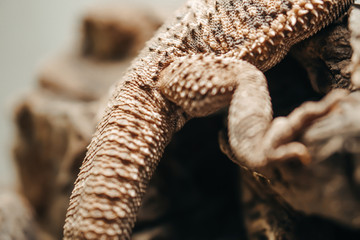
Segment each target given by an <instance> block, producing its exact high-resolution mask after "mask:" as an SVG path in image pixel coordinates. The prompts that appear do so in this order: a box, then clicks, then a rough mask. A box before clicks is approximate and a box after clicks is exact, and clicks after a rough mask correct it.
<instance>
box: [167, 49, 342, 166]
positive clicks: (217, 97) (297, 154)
mask: <svg viewBox="0 0 360 240" xmlns="http://www.w3.org/2000/svg"><path fill="white" fill-rule="evenodd" d="M160 90H161V92H162V93H163V94H164V95H165V96H166V97H167V98H168V99H169V100H171V101H173V102H175V103H176V104H177V105H179V106H180V107H182V108H183V110H184V111H185V112H186V113H187V114H188V115H190V116H192V117H201V116H206V115H208V114H211V113H214V112H216V111H217V110H219V109H220V108H222V107H225V106H228V105H229V104H230V108H229V120H228V128H229V134H228V135H229V142H230V146H231V149H232V151H233V152H234V154H235V156H236V158H237V159H238V160H239V161H241V162H244V163H245V164H246V165H248V166H253V167H256V166H263V165H265V164H266V163H267V162H268V161H274V160H285V159H289V158H299V159H300V160H301V161H302V162H303V163H308V162H309V161H310V156H309V153H308V150H307V148H306V147H305V146H304V145H303V144H302V143H300V142H296V141H294V139H295V138H296V136H297V135H298V134H299V133H300V131H301V130H302V129H303V128H304V127H306V126H307V125H309V124H310V123H311V121H313V120H315V119H317V118H319V117H321V116H323V115H325V114H326V113H327V112H328V111H329V110H330V109H331V108H332V106H334V105H335V104H336V103H337V102H338V100H340V99H341V98H342V97H343V96H344V95H345V94H346V91H342V90H337V91H334V92H332V93H330V94H329V95H328V96H327V97H325V98H324V99H323V100H322V101H320V102H307V103H304V104H303V105H301V106H300V107H299V108H297V109H295V110H294V111H293V112H292V113H291V114H290V115H289V116H287V117H278V118H275V119H273V117H272V115H273V113H272V106H271V100H270V96H269V91H268V87H267V81H266V78H265V76H264V75H263V73H262V72H261V71H260V70H258V69H257V68H256V67H255V66H253V65H252V64H250V63H247V62H245V61H241V60H236V59H233V58H224V57H216V56H190V57H184V58H183V59H180V60H178V61H176V62H174V63H172V64H171V65H170V66H168V67H167V68H166V69H165V70H164V72H163V73H162V75H161V78H160Z"/></svg>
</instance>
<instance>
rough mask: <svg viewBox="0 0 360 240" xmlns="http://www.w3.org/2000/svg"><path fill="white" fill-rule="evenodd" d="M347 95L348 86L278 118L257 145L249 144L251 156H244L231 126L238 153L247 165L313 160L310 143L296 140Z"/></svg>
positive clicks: (231, 142) (234, 148) (235, 151)
mask: <svg viewBox="0 0 360 240" xmlns="http://www.w3.org/2000/svg"><path fill="white" fill-rule="evenodd" d="M346 95H348V91H346V90H342V89H337V90H333V91H332V92H330V93H329V94H328V95H327V96H325V97H324V98H323V99H322V100H321V101H319V102H306V103H304V104H302V105H301V106H300V107H298V108H296V109H295V110H294V111H293V112H292V113H290V114H289V115H288V116H287V117H277V118H275V119H274V120H273V121H272V122H271V124H270V126H269V128H268V130H267V131H266V132H265V134H264V135H263V136H262V138H261V139H259V138H258V141H256V143H257V144H256V143H254V144H256V145H253V148H249V150H251V151H252V154H248V156H244V152H241V153H239V151H238V150H237V146H236V145H234V142H235V144H236V143H237V141H236V140H235V141H234V140H232V138H236V136H233V135H232V134H231V129H229V136H230V145H231V147H232V149H233V151H234V154H235V156H237V158H238V159H240V160H242V161H245V163H246V165H248V166H252V167H258V166H264V165H265V164H266V163H268V162H269V161H279V160H287V159H291V158H297V159H299V160H300V161H301V162H302V163H303V164H309V163H310V162H311V156H310V154H309V152H308V150H307V148H306V146H305V145H304V144H302V143H301V142H297V141H294V140H295V139H296V138H297V137H298V136H299V135H300V134H301V133H302V132H303V130H304V129H305V128H307V127H309V126H310V125H311V124H312V123H313V121H315V120H316V119H319V118H321V117H323V116H324V115H326V114H327V113H329V112H330V111H331V110H332V109H333V108H334V107H335V106H336V104H337V103H338V102H339V101H340V100H341V99H343V98H344V97H345V96H346ZM245 152H247V151H245ZM239 155H240V158H239Z"/></svg>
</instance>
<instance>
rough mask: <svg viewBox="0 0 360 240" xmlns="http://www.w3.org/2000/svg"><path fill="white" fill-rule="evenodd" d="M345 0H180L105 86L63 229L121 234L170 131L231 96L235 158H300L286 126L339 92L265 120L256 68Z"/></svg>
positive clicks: (267, 112) (251, 161) (270, 62)
mask: <svg viewBox="0 0 360 240" xmlns="http://www.w3.org/2000/svg"><path fill="white" fill-rule="evenodd" d="M352 2H353V1H352V0H291V1H290V0H282V1H281V0H261V1H260V0H259V1H255V0H190V1H188V2H187V3H186V4H185V6H184V7H183V8H181V9H180V10H178V11H177V12H176V14H175V17H174V18H172V19H170V20H169V21H168V22H167V23H165V24H164V25H163V26H162V27H161V28H160V29H159V31H158V32H157V34H156V35H155V37H154V38H153V39H152V40H150V41H149V42H148V43H147V45H146V47H145V48H144V50H143V51H142V52H141V54H140V55H139V57H137V59H135V60H134V62H133V64H132V66H131V67H130V69H129V70H128V71H127V73H126V74H125V76H124V79H123V81H121V82H119V83H118V84H117V86H116V88H115V90H114V91H113V94H112V97H111V99H110V100H109V103H108V106H107V109H106V112H105V114H104V116H103V118H102V120H101V122H100V123H99V125H98V127H97V131H96V133H95V135H94V137H93V139H92V141H91V143H90V145H89V147H88V152H87V155H86V157H85V160H84V162H83V165H82V167H81V170H80V173H79V176H78V179H77V180H76V182H75V188H74V190H73V193H72V196H71V199H70V205H69V208H68V212H67V218H66V222H65V226H64V239H129V238H130V235H131V229H132V227H133V225H134V222H135V219H136V213H137V211H138V209H139V206H140V204H141V199H142V196H143V194H144V193H145V190H146V186H147V184H148V181H149V180H150V178H151V176H152V174H153V172H154V170H155V168H156V166H157V164H158V162H159V160H160V158H161V155H162V153H163V151H164V148H165V146H166V145H167V143H168V142H169V141H170V139H171V137H172V135H173V134H174V133H175V132H176V131H178V130H180V129H181V127H182V126H183V125H184V124H185V122H186V121H187V120H188V119H190V118H191V117H197V116H205V115H208V114H210V113H213V112H215V111H217V110H218V109H220V108H222V107H225V106H228V105H229V104H230V101H231V104H230V109H229V141H230V145H231V147H232V150H233V151H234V152H235V155H236V156H237V158H238V159H241V161H243V162H245V163H246V164H247V165H250V166H257V165H261V164H264V163H265V162H266V161H267V160H269V159H270V160H276V159H285V158H289V157H294V156H295V157H299V158H300V159H302V160H303V161H306V160H307V159H308V155H307V151H306V149H304V148H305V147H304V146H303V145H301V144H300V143H296V142H291V136H292V135H293V134H294V131H296V130H297V129H299V128H300V126H303V124H302V123H301V122H302V121H304V120H308V119H313V118H316V117H319V116H322V115H323V114H324V113H325V112H326V111H327V110H328V109H329V108H330V107H331V106H332V105H333V104H334V102H336V101H337V100H338V99H339V98H340V97H341V96H342V94H335V96H334V95H333V96H332V97H329V98H328V99H325V100H324V101H322V102H320V103H318V104H307V105H304V106H303V107H302V108H301V109H303V110H302V111H296V110H295V111H294V114H293V115H291V116H289V118H288V119H287V118H281V119H279V120H278V121H275V120H277V119H275V120H274V121H273V120H272V107H271V103H270V97H269V94H268V89H267V83H266V79H265V77H264V76H263V74H262V72H261V71H266V70H268V69H270V68H271V67H273V66H274V65H275V64H277V63H278V62H279V61H280V60H281V59H282V58H283V57H284V56H285V54H286V53H287V51H288V50H289V49H290V47H291V46H292V45H293V44H295V43H297V42H299V41H301V40H303V39H305V38H307V37H309V36H311V35H313V34H314V33H316V32H317V31H319V30H320V29H322V28H323V27H324V26H326V25H328V24H329V23H331V22H333V21H334V20H335V19H337V18H338V17H339V16H341V15H342V14H343V13H344V12H345V11H347V9H348V8H349V6H350V4H351V3H352ZM258 69H259V70H261V71H259V70H258ZM298 119H300V120H298ZM279 128H282V129H281V130H278V129H279ZM289 138H290V140H289ZM274 142H275V145H274ZM258 143H260V144H258ZM249 144H250V145H249ZM257 145H260V146H259V151H258V149H257V148H256V147H257Z"/></svg>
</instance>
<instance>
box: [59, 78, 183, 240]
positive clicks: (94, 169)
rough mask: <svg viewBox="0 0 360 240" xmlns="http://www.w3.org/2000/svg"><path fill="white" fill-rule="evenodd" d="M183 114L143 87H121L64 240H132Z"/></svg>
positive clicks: (73, 202) (86, 165) (88, 161)
mask: <svg viewBox="0 0 360 240" xmlns="http://www.w3.org/2000/svg"><path fill="white" fill-rule="evenodd" d="M177 109H178V108H177V107H175V105H174V104H172V103H170V102H169V101H167V100H165V99H164V98H163V97H162V95H161V94H160V93H159V92H158V90H157V89H156V88H155V87H151V86H149V85H144V84H143V85H141V84H140V83H139V81H137V82H136V81H126V82H125V84H123V85H121V86H118V87H117V90H116V91H115V92H114V94H113V97H112V100H111V101H110V104H109V106H108V107H107V110H106V114H105V116H104V118H103V120H102V121H101V122H100V124H99V125H98V128H97V132H96V134H95V136H94V137H93V139H92V141H91V143H90V145H89V147H88V152H87V155H86V157H85V159H84V162H83V164H82V166H81V169H80V173H79V175H78V178H77V180H76V182H75V188H74V190H73V192H72V195H71V198H70V205H69V208H68V211H67V215H66V221H65V226H64V239H130V235H131V229H132V228H133V226H134V222H135V220H136V214H137V211H138V209H139V207H140V204H141V199H142V196H143V195H144V193H145V190H146V187H147V184H148V181H149V179H150V178H151V176H152V174H153V172H154V170H155V168H156V166H157V164H158V162H159V160H160V158H161V155H162V153H163V151H164V148H165V146H166V145H167V143H168V142H169V141H170V138H171V136H172V135H173V133H174V132H175V131H176V130H177V126H178V125H179V123H180V122H181V119H179V116H180V115H181V114H179V113H178V110H177Z"/></svg>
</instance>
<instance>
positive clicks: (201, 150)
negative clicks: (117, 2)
mask: <svg viewBox="0 0 360 240" xmlns="http://www.w3.org/2000/svg"><path fill="white" fill-rule="evenodd" d="M355 10H356V9H355ZM355 10H354V11H353V13H352V16H351V17H350V20H349V21H350V26H351V29H352V32H349V30H348V28H347V24H348V22H347V17H345V18H343V19H342V20H341V21H339V22H338V23H337V24H336V25H333V26H331V27H329V28H327V29H325V30H323V31H322V32H320V33H319V34H317V35H316V36H314V37H313V38H311V39H309V40H307V41H305V42H303V43H301V44H299V45H297V46H295V47H294V48H293V49H292V51H291V54H290V55H289V56H287V57H286V58H285V59H284V60H283V61H282V62H281V63H280V64H279V65H278V66H276V67H275V68H274V69H272V70H270V71H269V72H267V73H266V75H267V78H268V80H269V87H270V90H271V96H272V99H273V105H274V115H275V116H280V115H286V114H288V113H289V112H290V111H292V109H293V108H294V107H296V106H298V105H300V104H301V103H302V102H304V101H307V100H318V99H320V98H321V97H322V94H320V93H318V92H315V91H314V90H313V89H316V90H317V91H319V92H323V93H324V92H327V91H328V90H329V89H330V88H333V87H345V88H350V89H355V88H356V87H357V86H359V85H360V84H359V83H360V57H359V56H360V42H359V41H360V33H359V32H356V30H354V29H357V30H358V29H360V28H359V27H360V26H359V24H358V23H360V19H359V16H360V14H359V13H356V11H359V10H356V11H355ZM118 11H125V12H127V13H126V14H130V15H135V14H136V15H140V16H139V19H141V21H138V22H134V21H132V22H131V23H129V22H128V21H127V19H126V18H125V17H124V18H122V17H116V16H122V15H121V14H117V13H118ZM108 13H109V14H108ZM112 13H116V14H112ZM124 16H125V15H124ZM131 19H134V18H131ZM144 19H145V20H144ZM157 26H159V21H158V20H156V18H154V17H149V16H148V15H147V14H143V15H141V13H138V12H136V13H135V12H130V13H128V10H122V7H118V8H115V7H111V8H107V9H103V8H98V7H97V8H94V9H92V10H91V11H90V12H89V13H88V14H87V15H85V17H84V20H83V31H82V36H81V41H80V42H79V44H78V45H77V46H76V47H74V48H73V49H72V50H70V51H68V52H65V53H63V54H60V55H59V56H57V57H55V58H54V59H53V60H50V61H49V62H48V63H46V64H45V65H44V67H43V68H42V70H41V71H40V72H39V86H38V87H37V88H36V89H34V90H32V91H31V92H29V94H28V95H27V96H24V97H23V99H22V101H21V103H20V104H19V106H18V107H17V109H16V110H15V120H16V125H17V129H18V136H17V140H16V143H15V146H14V153H15V161H16V164H17V167H18V170H19V176H20V180H21V184H22V186H23V187H22V192H23V194H24V196H25V197H26V198H27V199H28V201H29V203H30V205H31V206H32V208H33V209H34V214H35V216H36V219H37V223H38V225H39V228H40V229H41V232H42V235H41V237H40V238H43V239H46V238H48V239H51V238H52V239H59V238H60V237H61V235H62V226H63V222H64V218H65V211H66V208H67V204H68V199H69V195H70V192H71V190H72V187H73V182H74V180H75V178H76V175H77V173H78V170H79V166H80V165H81V162H82V160H83V157H84V154H85V152H86V146H87V144H88V143H89V142H90V138H91V136H92V133H93V131H94V128H95V125H96V122H97V120H98V114H99V112H101V109H102V107H101V106H102V105H103V100H102V99H101V98H102V96H106V94H107V91H108V89H109V88H110V86H111V84H112V83H113V82H114V81H115V80H118V79H119V78H120V77H121V75H122V72H123V71H124V70H125V68H126V67H127V66H128V63H129V60H130V58H131V57H132V56H134V55H135V54H136V52H137V51H138V50H139V49H140V48H141V46H142V44H143V43H144V41H145V40H146V39H147V38H148V37H149V36H150V35H151V33H152V32H153V30H155V29H156V27H157ZM350 39H351V44H352V48H351V45H350ZM352 49H353V50H354V54H353V56H352ZM351 56H352V58H351ZM351 73H352V75H351ZM351 81H352V83H353V84H351ZM105 98H106V97H105ZM359 108H360V94H359V92H356V91H354V92H353V93H352V94H350V95H349V96H348V97H347V98H345V99H344V100H343V101H342V102H341V103H340V104H339V105H338V106H337V107H336V108H334V109H333V110H332V111H331V112H330V113H329V114H328V115H327V116H325V117H324V118H322V119H319V120H318V121H316V122H314V123H312V124H310V125H309V127H308V128H307V129H304V133H303V134H302V135H301V136H299V140H300V141H302V142H304V143H305V144H306V145H307V146H308V147H309V149H310V151H311V155H312V157H313V162H312V163H311V164H310V165H308V166H302V165H301V164H300V163H299V162H298V161H297V160H290V161H286V162H283V163H276V164H275V163H274V164H270V165H269V166H266V167H264V168H261V169H256V171H254V170H249V169H246V168H241V167H239V166H237V165H235V164H234V163H232V162H231V161H229V159H227V157H226V156H225V155H224V154H222V153H221V151H220V149H219V147H218V132H219V131H221V129H223V128H224V122H225V119H226V113H225V111H223V112H221V113H218V114H216V115H214V116H211V117H209V118H204V119H194V120H192V121H190V122H189V123H188V124H187V125H186V126H185V128H184V129H183V130H182V131H180V132H179V133H178V134H176V135H175V137H174V139H173V140H172V142H171V143H170V144H169V146H168V147H167V149H166V152H165V154H164V157H163V159H162V161H161V163H160V165H159V167H158V170H157V172H156V173H155V176H154V178H153V179H152V181H151V184H150V187H149V189H148V192H147V194H146V196H145V199H144V202H143V206H142V208H141V210H140V213H139V215H138V222H137V224H136V227H135V229H134V234H133V239H155V238H163V239H305V238H307V239H338V238H344V239H352V238H353V239H359V238H360V232H359V229H360V201H359V196H360V195H359V191H360V189H359V182H360V162H359V161H360V159H359V149H360V146H359V143H360V124H359V123H360V121H359V120H360V119H359V118H360V115H359V114H360V109H359ZM99 109H100V110H99Z"/></svg>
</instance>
